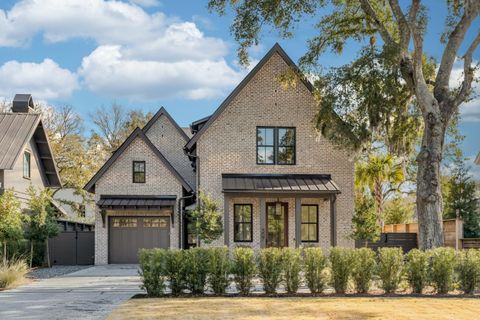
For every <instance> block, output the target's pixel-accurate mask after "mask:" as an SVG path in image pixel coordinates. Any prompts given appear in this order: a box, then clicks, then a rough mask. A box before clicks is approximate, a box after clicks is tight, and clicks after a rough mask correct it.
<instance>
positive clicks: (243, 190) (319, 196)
mask: <svg viewBox="0 0 480 320" xmlns="http://www.w3.org/2000/svg"><path fill="white" fill-rule="evenodd" d="M222 189H223V190H222V191H223V193H224V244H225V245H226V246H228V247H232V246H233V247H235V246H251V247H253V248H256V249H257V248H264V247H287V246H288V247H299V246H319V247H322V248H325V249H327V248H329V247H330V246H335V245H336V244H337V230H336V220H337V219H336V200H337V195H338V194H340V190H339V188H338V187H337V185H336V184H335V182H334V181H333V180H332V178H331V176H330V175H318V174H308V175H306V174H288V175H284V174H281V175H279V174H261V175H259V174H223V175H222Z"/></svg>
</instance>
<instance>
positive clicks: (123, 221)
mask: <svg viewBox="0 0 480 320" xmlns="http://www.w3.org/2000/svg"><path fill="white" fill-rule="evenodd" d="M113 227H114V228H136V227H137V219H136V218H114V219H113Z"/></svg>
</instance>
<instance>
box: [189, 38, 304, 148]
mask: <svg viewBox="0 0 480 320" xmlns="http://www.w3.org/2000/svg"><path fill="white" fill-rule="evenodd" d="M275 53H278V54H279V55H280V57H282V59H283V60H284V61H285V63H286V64H287V65H288V66H289V67H291V68H293V69H294V70H295V71H297V72H300V69H299V68H298V66H297V65H296V64H295V62H293V60H292V59H291V58H290V57H289V56H288V55H287V53H286V52H285V51H284V50H283V49H282V47H280V45H279V44H278V43H275V45H274V46H273V47H272V49H270V51H268V53H267V54H266V55H265V56H264V57H263V58H262V60H260V61H259V62H258V63H257V65H256V66H255V67H254V68H253V69H252V70H251V71H250V72H249V73H248V75H247V76H246V77H245V78H244V79H243V80H242V82H240V84H239V85H238V86H237V87H236V88H235V89H234V90H233V91H232V93H230V95H229V96H228V97H227V98H226V99H225V100H224V101H223V102H222V104H221V105H220V106H219V107H218V109H217V110H216V111H215V112H214V113H213V114H212V115H211V116H210V117H209V119H208V121H207V122H206V123H205V124H204V125H203V126H202V128H201V129H200V130H199V131H198V132H197V133H196V134H195V135H194V136H193V137H192V138H191V139H190V141H188V143H187V144H186V145H185V149H187V150H189V151H190V150H192V149H193V147H194V145H195V143H196V142H197V141H198V139H199V138H200V136H201V135H202V134H203V133H204V132H205V131H206V130H207V129H208V127H210V125H211V124H212V123H213V122H214V121H215V120H216V119H217V118H218V117H219V116H220V114H221V113H222V112H223V110H225V109H226V108H227V106H228V105H229V104H230V102H231V101H232V100H233V99H234V98H235V97H236V96H237V95H238V94H239V93H240V92H241V91H242V89H243V88H244V87H245V86H246V85H247V83H249V82H250V80H251V79H252V78H253V77H254V76H255V75H256V74H257V72H258V71H259V70H260V69H262V67H263V66H264V65H265V63H267V61H268V60H270V58H271V57H272V56H273V55H274V54H275ZM300 80H301V81H302V82H303V84H304V85H305V86H306V87H307V89H308V90H309V91H310V92H313V86H312V84H311V83H310V82H309V81H308V80H307V79H306V78H304V77H301V78H300ZM201 120H202V119H201ZM199 121H200V120H199Z"/></svg>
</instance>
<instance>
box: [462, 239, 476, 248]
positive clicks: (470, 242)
mask: <svg viewBox="0 0 480 320" xmlns="http://www.w3.org/2000/svg"><path fill="white" fill-rule="evenodd" d="M460 240H461V241H462V248H463V249H480V238H466V239H460Z"/></svg>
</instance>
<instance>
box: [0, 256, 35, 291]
mask: <svg viewBox="0 0 480 320" xmlns="http://www.w3.org/2000/svg"><path fill="white" fill-rule="evenodd" d="M27 272H28V265H27V263H26V262H25V260H23V259H20V258H12V259H10V260H9V261H6V262H0V288H12V287H14V286H16V285H18V284H21V283H22V282H23V281H24V280H25V275H26V274H27Z"/></svg>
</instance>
